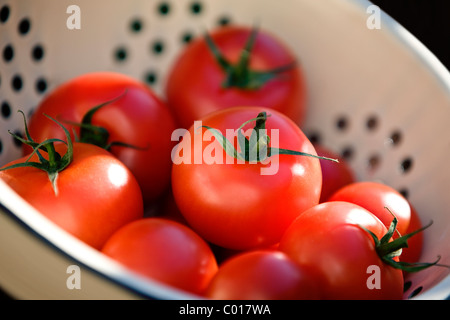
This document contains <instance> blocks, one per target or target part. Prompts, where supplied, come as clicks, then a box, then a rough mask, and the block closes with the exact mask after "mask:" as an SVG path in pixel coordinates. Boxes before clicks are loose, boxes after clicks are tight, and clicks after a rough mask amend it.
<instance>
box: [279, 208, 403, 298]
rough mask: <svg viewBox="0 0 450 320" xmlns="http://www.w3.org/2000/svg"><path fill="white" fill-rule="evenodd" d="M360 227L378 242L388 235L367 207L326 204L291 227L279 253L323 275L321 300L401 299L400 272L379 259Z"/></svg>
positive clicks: (304, 214)
mask: <svg viewBox="0 0 450 320" xmlns="http://www.w3.org/2000/svg"><path fill="white" fill-rule="evenodd" d="M363 228H365V229H367V230H370V231H371V232H372V233H373V234H374V235H375V236H376V237H377V238H378V239H382V238H383V236H384V235H385V234H386V233H387V229H386V227H385V226H384V225H383V223H382V222H381V221H380V220H379V219H378V218H376V217H375V216H374V215H373V214H371V213H370V212H369V211H367V210H366V209H364V208H362V207H360V206H358V205H355V204H353V203H349V202H341V201H333V202H325V203H322V204H319V205H317V206H315V207H313V208H311V209H309V210H307V211H306V212H304V213H302V214H301V215H300V216H299V217H298V218H297V219H296V220H295V221H294V222H293V223H292V224H291V226H290V227H289V228H288V230H287V231H286V233H285V234H284V235H283V238H282V239H281V241H280V245H279V249H280V250H281V251H283V252H285V253H286V254H287V255H288V256H289V257H291V259H293V260H294V261H296V262H297V263H299V264H301V265H306V266H309V267H311V268H314V269H315V270H317V271H318V272H319V273H321V274H322V275H323V277H322V278H321V279H322V280H321V281H322V283H321V284H320V287H321V293H322V294H323V297H324V299H349V300H354V299H401V298H402V294H403V273H402V271H401V270H400V269H397V268H394V267H392V266H391V265H390V264H388V263H386V262H385V261H384V260H383V259H382V257H380V255H379V251H378V247H377V246H376V244H375V241H374V239H373V237H372V236H371V235H370V234H369V232H368V231H367V230H365V229H363ZM388 240H389V239H388ZM383 257H384V255H383ZM394 259H396V258H394Z"/></svg>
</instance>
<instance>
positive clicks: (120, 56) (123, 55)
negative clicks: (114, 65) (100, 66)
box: [114, 47, 128, 62]
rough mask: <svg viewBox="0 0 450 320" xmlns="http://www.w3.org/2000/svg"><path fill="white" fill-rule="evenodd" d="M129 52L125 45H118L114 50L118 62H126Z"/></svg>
mask: <svg viewBox="0 0 450 320" xmlns="http://www.w3.org/2000/svg"><path fill="white" fill-rule="evenodd" d="M127 56H128V52H127V49H126V48H125V47H118V48H116V49H115V51H114V59H115V60H116V61H117V62H124V61H125V60H126V59H127Z"/></svg>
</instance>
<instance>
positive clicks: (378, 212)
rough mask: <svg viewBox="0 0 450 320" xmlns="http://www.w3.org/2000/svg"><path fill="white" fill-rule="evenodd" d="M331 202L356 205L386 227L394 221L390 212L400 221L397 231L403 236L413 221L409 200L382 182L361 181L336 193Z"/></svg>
mask: <svg viewBox="0 0 450 320" xmlns="http://www.w3.org/2000/svg"><path fill="white" fill-rule="evenodd" d="M329 201H348V202H352V203H356V204H357V205H360V206H361V207H363V208H365V209H367V210H369V211H370V212H371V213H373V214H374V215H375V216H377V217H378V219H380V220H381V222H383V223H384V225H385V226H386V227H389V225H390V224H391V221H392V214H391V213H390V212H389V210H390V211H391V212H392V213H393V214H394V215H395V216H396V218H397V219H398V226H397V230H398V231H399V232H400V234H402V235H404V234H406V231H407V229H408V226H409V222H410V219H411V207H410V205H409V202H408V200H406V199H405V197H403V196H402V195H401V194H400V193H399V192H398V191H397V190H395V189H394V188H392V187H391V186H388V185H386V184H384V183H380V182H372V181H360V182H355V183H352V184H349V185H347V186H345V187H343V188H341V189H339V190H338V191H336V192H335V193H334V194H333V195H332V196H331V197H330V198H329ZM386 208H388V209H389V210H387V209H386Z"/></svg>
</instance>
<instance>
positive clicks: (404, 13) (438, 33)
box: [371, 0, 450, 70]
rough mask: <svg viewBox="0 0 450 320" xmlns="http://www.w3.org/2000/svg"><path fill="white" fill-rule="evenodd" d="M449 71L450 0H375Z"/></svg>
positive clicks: (373, 1) (374, 0)
mask: <svg viewBox="0 0 450 320" xmlns="http://www.w3.org/2000/svg"><path fill="white" fill-rule="evenodd" d="M371 2H372V3H373V4H376V5H378V6H379V7H380V8H381V9H382V10H383V11H384V12H386V13H387V14H388V15H390V16H391V17H392V18H394V19H395V20H396V21H397V22H399V23H400V24H401V25H403V27H405V28H406V29H407V30H408V31H409V32H411V33H412V34H413V35H414V36H415V37H416V38H417V39H419V40H420V41H421V42H422V43H423V44H424V45H425V46H426V47H428V49H429V50H430V51H431V52H432V53H434V55H435V56H436V57H437V58H438V59H439V60H440V61H441V62H442V63H443V64H444V65H445V66H446V68H447V69H448V70H450V0H372V1H371Z"/></svg>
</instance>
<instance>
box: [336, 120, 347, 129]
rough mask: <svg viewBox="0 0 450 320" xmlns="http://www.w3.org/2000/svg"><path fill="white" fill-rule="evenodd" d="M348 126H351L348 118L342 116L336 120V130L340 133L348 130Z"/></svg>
mask: <svg viewBox="0 0 450 320" xmlns="http://www.w3.org/2000/svg"><path fill="white" fill-rule="evenodd" d="M348 126H349V121H348V119H347V117H345V116H340V117H338V118H337V120H336V128H337V129H338V130H339V131H344V130H346V129H347V128H348Z"/></svg>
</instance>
